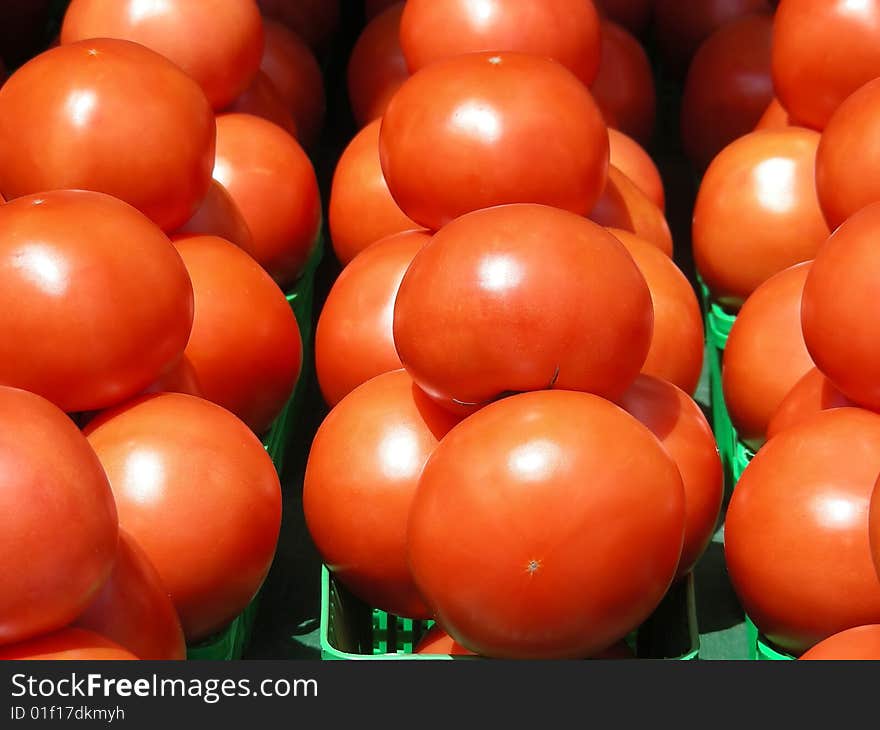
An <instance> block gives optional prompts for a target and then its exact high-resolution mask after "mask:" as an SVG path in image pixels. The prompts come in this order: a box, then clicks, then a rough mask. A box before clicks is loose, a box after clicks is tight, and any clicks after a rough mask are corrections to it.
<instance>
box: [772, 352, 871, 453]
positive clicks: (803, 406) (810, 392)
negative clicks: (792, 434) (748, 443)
mask: <svg viewBox="0 0 880 730" xmlns="http://www.w3.org/2000/svg"><path fill="white" fill-rule="evenodd" d="M854 405H856V404H855V403H853V402H852V401H851V400H850V399H849V398H847V397H846V396H845V395H844V394H843V393H841V392H840V391H839V390H838V389H837V388H835V387H834V384H833V383H832V382H831V381H830V380H828V378H826V377H825V375H824V374H823V373H822V371H821V370H819V369H818V368H813V369H812V370H810V371H809V372H808V373H807V374H806V375H804V377H802V378H801V379H800V380H798V381H797V383H795V385H794V387H793V388H792V389H791V390H790V391H788V395H786V396H785V398H784V399H783V400H782V402H781V403H780V404H779V407H778V408H777V409H776V411H775V412H774V414H773V418H772V419H770V424H769V425H768V426H767V438H768V439H770V438H773V437H774V436H775V435H776V434H777V433H779V432H780V431H784V430H785V429H787V428H791V427H792V426H795V425H797V424H798V423H801V422H802V421H805V420H807V419H808V418H810V417H811V416H812V415H813V414H815V413H818V412H819V411H827V410H830V409H831V408H844V407H846V406H854Z"/></svg>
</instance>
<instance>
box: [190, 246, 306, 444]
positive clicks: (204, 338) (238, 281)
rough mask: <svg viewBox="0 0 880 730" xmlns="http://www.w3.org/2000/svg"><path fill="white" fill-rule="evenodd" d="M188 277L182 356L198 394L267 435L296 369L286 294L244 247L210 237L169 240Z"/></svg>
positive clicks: (297, 353) (297, 347) (295, 330)
mask: <svg viewBox="0 0 880 730" xmlns="http://www.w3.org/2000/svg"><path fill="white" fill-rule="evenodd" d="M174 245H175V247H176V248H177V251H178V253H179V254H180V256H181V258H182V259H183V263H184V264H185V265H186V270H187V272H188V273H189V276H190V279H191V280H192V285H193V293H194V297H195V315H194V317H193V328H192V334H191V335H190V338H189V342H188V343H187V346H186V350H185V353H186V357H187V359H188V360H189V362H190V363H191V364H192V366H193V369H194V370H195V374H196V379H197V381H198V383H199V385H200V387H201V390H202V395H203V396H204V397H205V398H206V399H208V400H210V401H213V402H214V403H217V404H218V405H221V406H223V407H224V408H226V409H227V410H229V411H231V412H232V413H234V414H235V415H236V416H238V417H239V418H240V419H241V420H242V421H244V422H245V423H246V424H247V425H248V426H250V427H251V429H253V431H254V433H257V434H262V433H265V432H266V431H267V430H268V429H269V427H270V426H271V425H272V422H273V421H274V420H275V418H276V417H277V416H278V414H279V413H280V412H281V409H282V408H283V407H284V404H285V403H286V402H287V400H288V398H290V394H291V393H292V392H293V389H294V387H295V386H296V382H297V380H298V378H299V374H300V370H301V368H302V340H301V338H300V332H299V326H298V325H297V322H296V317H295V316H294V314H293V310H291V308H290V305H289V304H288V302H287V299H286V298H285V296H284V292H282V291H281V289H279V288H278V285H277V284H276V283H275V282H274V281H273V280H272V278H271V277H270V276H269V275H268V274H267V273H266V272H265V271H264V270H263V269H261V268H260V266H259V264H258V263H257V262H256V261H254V260H253V259H252V258H251V257H250V256H248V255H247V254H246V253H244V252H243V251H242V250H240V249H239V248H237V247H236V246H234V245H233V244H231V243H229V242H228V241H224V240H223V239H222V238H217V237H216V236H188V237H184V238H178V239H177V240H176V241H175V242H174Z"/></svg>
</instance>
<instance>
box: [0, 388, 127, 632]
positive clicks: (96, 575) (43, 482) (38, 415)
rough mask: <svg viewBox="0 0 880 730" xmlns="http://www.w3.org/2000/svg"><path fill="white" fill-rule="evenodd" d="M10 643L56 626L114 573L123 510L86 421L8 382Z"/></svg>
mask: <svg viewBox="0 0 880 730" xmlns="http://www.w3.org/2000/svg"><path fill="white" fill-rule="evenodd" d="M0 474H2V475H3V489H2V490H0V515H2V516H3V518H2V524H3V529H2V530H0V571H2V574H3V591H2V592H0V644H8V643H12V642H16V641H21V640H23V639H28V638H30V637H32V636H37V635H38V634H42V633H45V632H47V631H54V630H55V629H59V628H61V627H63V626H65V625H67V624H69V623H70V622H71V621H73V620H74V619H75V618H76V617H77V616H78V615H79V613H80V612H81V611H82V610H83V609H84V608H85V607H86V606H87V605H88V604H89V601H91V600H92V598H93V597H94V595H95V592H96V591H97V590H99V588H100V586H101V584H102V583H103V581H104V580H106V578H107V576H108V575H110V570H111V569H112V567H113V558H114V556H115V554H116V536H117V519H116V509H115V507H114V506H113V495H112V494H111V492H110V485H109V484H108V483H107V477H106V476H104V472H103V470H102V469H101V464H100V463H99V462H98V459H97V458H96V457H95V453H94V451H92V449H91V448H90V447H89V444H88V442H86V440H85V438H83V436H82V434H81V433H80V432H79V429H77V427H76V426H75V425H74V424H73V422H72V421H71V420H70V419H69V418H68V417H67V416H66V415H65V414H64V413H62V412H61V411H60V410H58V408H56V407H55V406H54V405H52V404H51V403H49V402H48V401H46V400H44V399H43V398H40V397H39V396H37V395H34V394H33V393H28V392H27V391H24V390H17V389H16V388H7V387H5V386H0Z"/></svg>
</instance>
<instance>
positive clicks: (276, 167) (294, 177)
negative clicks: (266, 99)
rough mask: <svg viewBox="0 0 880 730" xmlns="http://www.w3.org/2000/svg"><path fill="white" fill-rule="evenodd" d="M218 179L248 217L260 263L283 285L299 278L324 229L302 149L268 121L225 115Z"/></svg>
mask: <svg viewBox="0 0 880 730" xmlns="http://www.w3.org/2000/svg"><path fill="white" fill-rule="evenodd" d="M214 179H215V180H217V181H218V182H219V183H220V184H221V185H223V186H224V187H225V188H226V190H227V191H228V192H229V194H230V195H231V196H232V199H233V200H234V201H235V203H236V205H237V206H238V209H239V210H240V211H241V214H242V215H243V216H244V219H245V221H246V222H247V224H248V227H249V228H250V231H251V234H252V235H253V241H254V254H255V256H254V258H255V259H256V260H257V262H258V263H259V264H260V265H261V266H262V267H263V268H264V269H266V271H268V272H269V274H270V275H271V276H272V278H273V279H275V281H277V282H278V283H279V284H280V285H282V286H284V285H286V284H288V283H290V282H291V281H293V280H294V279H296V277H297V276H298V275H299V274H300V272H301V271H302V269H303V267H304V266H305V264H306V261H307V259H308V257H309V254H310V253H311V251H312V247H313V246H314V242H315V237H316V236H317V234H318V231H319V228H320V225H321V200H320V194H319V192H318V181H317V178H316V177H315V170H314V168H313V167H312V163H311V162H310V160H309V158H308V157H307V156H306V153H305V152H304V151H303V149H302V147H300V146H299V144H298V143H297V141H296V140H295V139H293V137H291V136H290V135H289V134H287V132H285V131H284V130H283V129H281V127H278V126H276V125H274V124H272V123H271V122H267V121H266V120H265V119H260V118H259V117H254V116H251V115H250V114H221V115H220V116H219V117H217V157H216V161H215V163H214Z"/></svg>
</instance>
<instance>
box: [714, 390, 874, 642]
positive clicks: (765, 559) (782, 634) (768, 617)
mask: <svg viewBox="0 0 880 730" xmlns="http://www.w3.org/2000/svg"><path fill="white" fill-rule="evenodd" d="M878 471H880V416H878V415H876V414H874V413H869V412H868V411H863V410H861V409H857V408H838V409H835V410H832V411H824V412H822V413H818V414H816V415H815V416H813V417H812V418H811V419H809V420H807V421H804V422H803V423H801V424H799V425H797V426H794V427H793V428H790V429H788V430H786V431H782V432H781V433H780V434H778V435H777V436H776V437H774V438H773V439H772V440H770V441H768V442H767V444H766V445H765V446H764V448H763V449H761V451H759V452H758V454H757V455H756V456H755V458H754V459H752V461H751V463H750V464H749V466H748V467H747V468H746V470H745V472H744V473H743V475H742V477H741V478H740V480H739V483H738V484H737V486H736V489H735V490H734V492H733V498H732V499H731V501H730V506H729V507H728V510H727V517H726V521H725V528H724V541H725V555H726V559H727V569H728V572H729V574H730V578H731V581H732V582H733V587H734V589H735V590H736V593H737V595H738V596H739V599H740V601H741V603H742V605H743V608H744V609H745V611H746V613H747V614H748V615H749V616H750V617H751V619H752V620H753V621H754V622H755V625H756V626H757V627H758V628H759V629H760V630H761V632H762V633H763V634H764V635H765V636H766V637H767V638H768V639H769V640H770V641H771V642H772V643H774V644H775V645H777V646H780V647H782V648H783V649H786V650H788V651H790V652H793V653H795V654H799V653H801V652H803V651H805V650H806V649H808V648H810V647H811V646H813V645H814V644H816V643H817V642H819V641H821V640H823V639H825V638H827V637H829V636H831V635H832V634H835V633H837V632H838V631H842V630H844V629H847V628H851V627H853V626H861V625H863V624H869V623H873V622H876V621H878V617H880V581H878V580H877V574H876V572H875V571H874V566H873V564H872V561H871V551H870V548H869V544H868V529H867V528H868V503H869V500H870V497H871V490H872V489H873V487H874V482H875V480H876V478H877V473H878Z"/></svg>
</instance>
